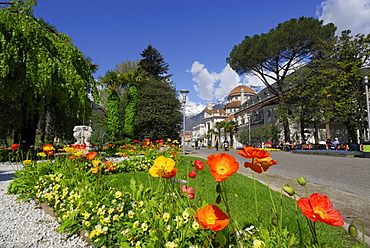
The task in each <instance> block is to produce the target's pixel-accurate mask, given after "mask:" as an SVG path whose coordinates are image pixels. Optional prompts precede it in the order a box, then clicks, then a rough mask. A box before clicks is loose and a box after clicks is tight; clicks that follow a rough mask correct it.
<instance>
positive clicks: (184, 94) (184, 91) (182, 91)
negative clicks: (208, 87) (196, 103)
mask: <svg viewBox="0 0 370 248" xmlns="http://www.w3.org/2000/svg"><path fill="white" fill-rule="evenodd" d="M180 93H181V95H182V96H186V95H187V94H188V93H189V91H188V90H180Z"/></svg>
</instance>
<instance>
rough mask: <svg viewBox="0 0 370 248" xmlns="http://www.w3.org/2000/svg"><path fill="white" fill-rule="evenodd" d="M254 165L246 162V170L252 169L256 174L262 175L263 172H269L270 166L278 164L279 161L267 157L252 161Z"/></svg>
mask: <svg viewBox="0 0 370 248" xmlns="http://www.w3.org/2000/svg"><path fill="white" fill-rule="evenodd" d="M252 161H253V162H252V163H249V162H245V163H244V167H245V168H251V169H252V170H253V171H254V172H257V173H260V174H261V173H262V172H265V171H267V170H268V168H270V166H272V165H274V164H278V162H277V161H275V160H272V158H270V157H266V158H261V159H259V158H255V159H252Z"/></svg>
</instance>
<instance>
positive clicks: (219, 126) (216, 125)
mask: <svg viewBox="0 0 370 248" xmlns="http://www.w3.org/2000/svg"><path fill="white" fill-rule="evenodd" d="M224 125H225V122H221V121H219V122H216V123H215V128H217V130H218V141H219V142H220V141H221V129H222V128H224ZM225 139H226V138H225Z"/></svg>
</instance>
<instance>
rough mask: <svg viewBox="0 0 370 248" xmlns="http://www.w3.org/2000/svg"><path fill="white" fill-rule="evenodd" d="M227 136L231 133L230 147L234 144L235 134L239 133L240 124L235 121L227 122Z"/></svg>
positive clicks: (225, 128)
mask: <svg viewBox="0 0 370 248" xmlns="http://www.w3.org/2000/svg"><path fill="white" fill-rule="evenodd" d="M224 130H225V134H226V133H227V132H229V133H230V146H231V147H233V144H234V134H235V133H236V132H237V131H238V124H237V123H236V122H235V121H227V122H225V124H224Z"/></svg>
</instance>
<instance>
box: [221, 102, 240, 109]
mask: <svg viewBox="0 0 370 248" xmlns="http://www.w3.org/2000/svg"><path fill="white" fill-rule="evenodd" d="M225 108H226V109H227V108H240V101H232V102H230V103H228V104H226V106H225Z"/></svg>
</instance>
